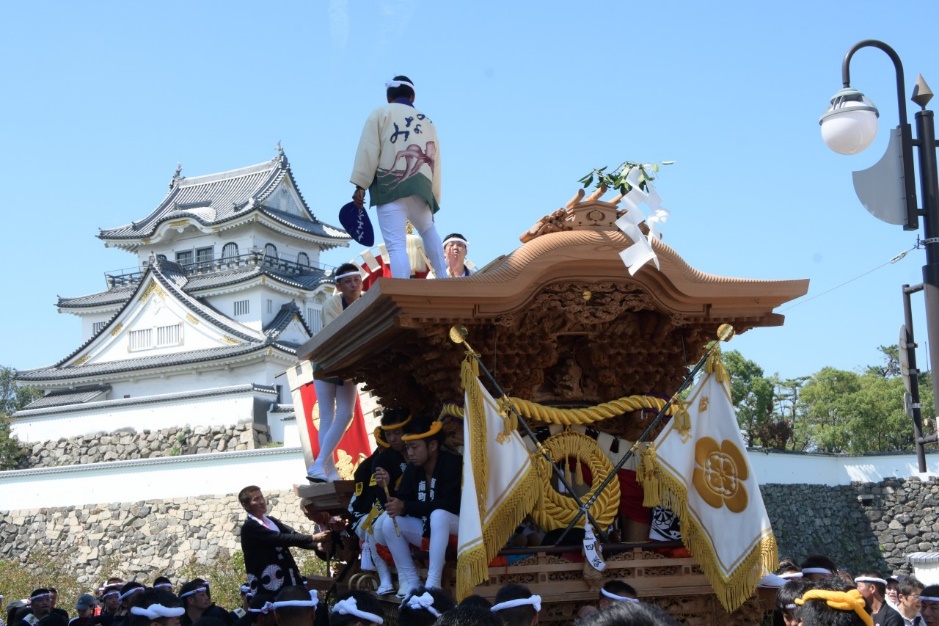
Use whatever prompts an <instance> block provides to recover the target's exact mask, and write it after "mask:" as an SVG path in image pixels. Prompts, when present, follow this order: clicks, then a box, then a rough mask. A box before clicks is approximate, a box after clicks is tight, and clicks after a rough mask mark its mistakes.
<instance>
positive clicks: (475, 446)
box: [460, 352, 489, 511]
mask: <svg viewBox="0 0 939 626" xmlns="http://www.w3.org/2000/svg"><path fill="white" fill-rule="evenodd" d="M475 356H476V355H475V353H473V352H467V353H466V358H465V359H463V365H462V366H461V368H460V378H461V382H462V383H463V389H464V390H466V399H467V402H466V406H465V407H464V411H465V413H466V417H465V418H464V419H467V420H469V422H467V425H468V427H469V429H468V430H469V436H470V441H466V442H464V445H469V447H470V451H471V452H470V453H471V458H470V461H471V462H472V464H473V477H474V478H475V482H476V503H477V504H478V505H479V510H480V511H483V510H485V508H486V501H487V497H488V493H487V491H488V489H489V464H488V461H487V459H486V452H487V450H488V447H489V445H488V433H487V432H486V408H485V406H484V404H483V396H482V392H481V391H480V382H479V364H478V363H477V362H476V359H475V358H474V357H475Z"/></svg>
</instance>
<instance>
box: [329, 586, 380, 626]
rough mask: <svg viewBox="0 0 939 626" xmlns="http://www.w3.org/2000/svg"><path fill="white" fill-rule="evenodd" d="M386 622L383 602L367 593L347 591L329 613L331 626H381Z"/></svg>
mask: <svg viewBox="0 0 939 626" xmlns="http://www.w3.org/2000/svg"><path fill="white" fill-rule="evenodd" d="M384 621H385V610H384V609H383V608H382V606H381V602H379V601H378V598H376V597H375V596H374V595H373V594H371V593H369V592H367V591H347V592H346V593H344V594H342V595H340V596H339V597H338V598H337V599H336V603H335V604H333V608H332V610H331V611H330V612H329V626H380V625H381V624H382V623H384Z"/></svg>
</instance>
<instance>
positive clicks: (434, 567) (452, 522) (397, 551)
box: [382, 509, 460, 589]
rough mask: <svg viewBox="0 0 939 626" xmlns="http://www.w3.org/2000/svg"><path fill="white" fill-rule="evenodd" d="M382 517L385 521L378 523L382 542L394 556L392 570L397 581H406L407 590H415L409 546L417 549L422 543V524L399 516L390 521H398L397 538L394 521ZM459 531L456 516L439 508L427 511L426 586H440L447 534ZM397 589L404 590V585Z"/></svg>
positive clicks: (416, 584)
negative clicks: (380, 526)
mask: <svg viewBox="0 0 939 626" xmlns="http://www.w3.org/2000/svg"><path fill="white" fill-rule="evenodd" d="M384 517H385V519H384V521H383V522H382V533H383V534H384V537H383V539H384V543H385V545H386V546H388V550H389V551H390V552H391V556H393V557H394V560H395V567H396V568H398V579H399V582H400V581H401V580H406V581H407V584H408V588H409V589H417V588H418V587H420V586H421V579H420V577H419V576H418V575H417V568H416V567H414V559H412V558H411V547H410V546H412V545H413V546H418V547H420V545H421V543H422V542H423V540H424V523H423V522H422V521H421V518H419V517H409V516H407V515H404V516H401V515H399V516H398V517H397V518H394V519H397V520H398V529H399V530H400V531H401V536H400V537H398V536H397V535H395V529H394V520H393V519H392V518H391V517H389V516H387V515H386V516H384ZM459 530H460V517H459V516H458V515H454V514H453V513H450V512H449V511H444V510H443V509H437V510H436V511H433V512H431V514H430V545H429V546H428V550H427V551H428V552H429V557H428V561H429V562H428V564H427V583H426V584H425V586H426V587H438V588H439V587H440V579H441V578H442V576H443V565H444V561H445V559H446V556H447V543H448V542H449V541H450V535H455V534H457V532H458V531H459ZM409 544H410V545H409ZM401 586H402V587H404V585H401Z"/></svg>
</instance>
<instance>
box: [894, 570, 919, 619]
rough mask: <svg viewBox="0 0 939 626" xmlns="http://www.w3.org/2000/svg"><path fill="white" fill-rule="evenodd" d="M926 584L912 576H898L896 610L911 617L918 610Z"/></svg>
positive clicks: (914, 615) (906, 616) (904, 615)
mask: <svg viewBox="0 0 939 626" xmlns="http://www.w3.org/2000/svg"><path fill="white" fill-rule="evenodd" d="M925 588H926V586H925V585H924V584H923V583H921V582H920V581H919V580H918V579H916V578H914V577H913V576H902V577H900V584H899V585H898V586H897V604H898V605H899V606H898V608H897V610H898V611H899V612H900V615H902V616H903V617H905V618H907V619H913V618H914V617H916V614H917V613H919V610H920V598H921V597H922V593H923V589H925Z"/></svg>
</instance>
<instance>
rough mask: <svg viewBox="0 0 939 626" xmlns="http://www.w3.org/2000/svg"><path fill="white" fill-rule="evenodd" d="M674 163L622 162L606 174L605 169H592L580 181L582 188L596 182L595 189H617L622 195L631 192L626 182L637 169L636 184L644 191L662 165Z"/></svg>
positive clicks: (630, 187) (630, 185) (628, 183)
mask: <svg viewBox="0 0 939 626" xmlns="http://www.w3.org/2000/svg"><path fill="white" fill-rule="evenodd" d="M673 163H674V161H662V162H661V163H636V162H634V161H623V162H622V163H621V164H619V165H617V166H616V167H615V168H613V170H612V171H610V172H607V169H608V168H607V167H601V168H600V169H594V170H593V171H592V172H590V173H589V174H587V175H586V176H584V177H583V178H581V179H580V181H578V182H580V183H582V184H583V186H584V187H589V186H590V185H592V184H594V180H596V187H597V188H600V187H606V188H607V189H617V190H619V192H620V193H622V194H624V195H625V194H627V193H629V192H630V191H632V188H633V186H632V184H631V183H630V182H629V181H628V180H626V179H627V178H628V177H629V174H630V173H631V172H632V171H633V170H636V169H638V170H639V177H638V179H637V181H636V183H637V184H638V185H639V189H641V190H643V191H646V189H647V188H648V186H649V183H650V182H652V181H653V180H655V176H656V174H658V172H659V169H660V168H661V166H663V165H672V164H673Z"/></svg>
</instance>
